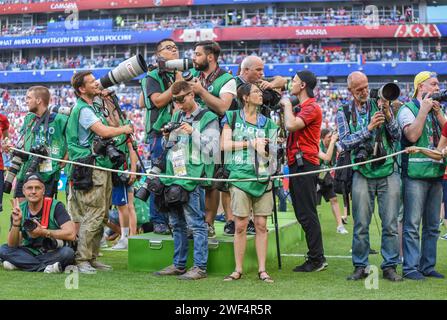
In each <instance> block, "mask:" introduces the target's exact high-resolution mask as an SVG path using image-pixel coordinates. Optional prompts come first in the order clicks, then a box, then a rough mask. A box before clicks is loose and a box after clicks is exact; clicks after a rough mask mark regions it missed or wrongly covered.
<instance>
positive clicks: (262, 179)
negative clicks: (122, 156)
mask: <svg viewBox="0 0 447 320" xmlns="http://www.w3.org/2000/svg"><path fill="white" fill-rule="evenodd" d="M415 148H416V149H418V150H424V149H425V150H428V151H434V150H432V149H428V148H422V147H415ZM10 149H11V150H14V151H17V152H20V153H24V154H27V155H31V156H34V157H39V158H43V159H46V160H53V161H57V162H62V163H66V164H72V165H77V166H84V167H89V168H93V169H97V170H103V171H108V172H115V173H125V174H134V175H136V176H148V177H154V178H155V177H158V178H171V179H181V180H191V181H215V182H256V181H268V180H275V179H283V178H293V177H298V176H306V175H311V174H320V173H324V172H329V171H332V170H341V169H346V168H352V167H356V166H360V165H364V164H368V163H373V162H376V161H381V160H384V159H388V158H391V157H395V156H397V155H399V154H402V153H406V152H407V151H406V150H401V151H398V152H395V153H392V154H389V155H386V156H383V157H380V158H375V159H371V160H367V161H363V162H358V163H353V164H349V165H345V166H340V167H331V168H325V169H319V170H314V171H306V172H298V173H292V174H282V175H274V176H268V177H262V178H261V177H260V178H245V179H218V178H197V177H188V176H170V175H163V174H153V173H141V172H132V173H129V172H128V171H123V170H116V169H109V168H102V167H97V166H94V165H90V164H86V163H79V162H75V161H70V160H64V159H56V158H52V157H49V156H44V155H41V154H36V153H32V152H29V151H25V150H20V149H17V148H14V147H10Z"/></svg>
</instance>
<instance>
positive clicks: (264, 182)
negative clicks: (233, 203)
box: [225, 110, 278, 197]
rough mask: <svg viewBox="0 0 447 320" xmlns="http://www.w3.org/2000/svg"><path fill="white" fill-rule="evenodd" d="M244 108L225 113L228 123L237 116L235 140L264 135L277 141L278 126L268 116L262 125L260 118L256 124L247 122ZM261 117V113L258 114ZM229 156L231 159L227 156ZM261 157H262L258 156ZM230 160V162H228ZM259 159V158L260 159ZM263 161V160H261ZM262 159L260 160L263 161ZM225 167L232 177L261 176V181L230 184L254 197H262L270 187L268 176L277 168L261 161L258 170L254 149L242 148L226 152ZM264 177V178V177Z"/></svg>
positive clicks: (234, 132)
mask: <svg viewBox="0 0 447 320" xmlns="http://www.w3.org/2000/svg"><path fill="white" fill-rule="evenodd" d="M242 112H243V110H236V111H227V112H226V113H225V115H226V117H227V120H228V122H227V123H228V124H230V123H232V121H233V118H234V117H236V122H235V126H234V130H233V133H232V139H233V141H244V140H252V139H255V138H256V137H261V136H264V137H266V138H269V139H270V140H272V141H276V136H277V130H278V126H277V125H276V124H275V123H274V122H273V121H271V120H270V119H268V118H265V119H266V121H265V123H264V124H263V125H262V126H261V125H260V120H259V119H258V124H256V125H254V124H251V123H249V122H246V121H245V120H244V119H243V118H242V117H241V113H242ZM258 117H259V115H258ZM228 157H229V160H227V158H228ZM258 158H260V157H258ZM228 161H229V163H228ZM258 161H259V159H258ZM261 161H262V160H261ZM261 161H260V162H261ZM225 162H226V164H225V167H226V168H227V170H228V171H229V172H230V177H229V178H230V179H247V178H256V177H259V178H260V181H252V182H230V183H229V184H231V185H233V186H235V187H237V188H239V189H241V190H242V191H244V192H246V193H248V194H250V195H251V196H253V197H261V196H262V195H263V194H264V193H265V191H266V190H267V187H268V181H269V180H268V179H267V178H268V177H269V176H270V175H271V174H272V173H274V172H275V169H276V168H272V170H270V169H269V168H268V166H269V163H268V162H264V163H259V168H258V172H256V167H255V155H254V151H253V150H252V149H240V150H235V151H233V152H226V153H225ZM263 178H264V179H263Z"/></svg>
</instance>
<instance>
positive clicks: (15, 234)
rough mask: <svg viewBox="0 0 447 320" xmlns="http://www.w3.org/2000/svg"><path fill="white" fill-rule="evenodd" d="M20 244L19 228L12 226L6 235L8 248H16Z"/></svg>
mask: <svg viewBox="0 0 447 320" xmlns="http://www.w3.org/2000/svg"><path fill="white" fill-rule="evenodd" d="M20 242H22V234H21V232H20V228H17V227H14V226H12V228H11V230H10V231H9V233H8V247H11V248H16V247H18V246H19V245H20Z"/></svg>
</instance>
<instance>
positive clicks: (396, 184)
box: [337, 71, 439, 281]
mask: <svg viewBox="0 0 447 320" xmlns="http://www.w3.org/2000/svg"><path fill="white" fill-rule="evenodd" d="M348 90H349V92H350V93H351V94H352V96H353V101H352V103H351V104H350V105H347V106H344V107H340V108H339V110H338V112H337V127H338V132H339V136H340V142H341V144H342V146H343V149H344V150H348V151H351V161H352V162H353V163H357V162H363V161H366V160H370V159H373V158H378V157H382V156H385V155H387V154H391V153H393V149H394V144H395V143H396V142H397V141H399V139H400V131H399V126H398V124H397V121H396V120H395V118H394V115H393V113H392V110H391V107H390V102H389V101H383V100H382V99H377V100H376V99H371V98H369V87H368V78H367V77H366V75H365V74H363V73H361V72H359V71H356V72H353V73H351V74H350V75H349V76H348ZM346 111H348V112H347V113H346V114H345V112H346ZM379 139H380V140H379ZM375 146H376V148H375ZM374 149H376V150H378V151H377V152H376V154H374ZM379 150H380V151H379ZM353 172H354V173H353V177H352V212H353V213H352V216H353V220H354V231H353V232H354V237H353V242H352V262H353V265H354V268H355V270H354V273H353V274H352V275H350V276H349V277H348V278H347V279H348V280H360V279H363V278H365V277H367V275H368V273H367V271H366V270H367V267H368V255H369V248H370V244H369V225H370V223H371V218H372V215H373V214H374V205H373V204H374V200H375V197H376V195H377V202H378V205H379V215H380V218H381V220H382V241H381V252H382V256H383V260H384V261H383V263H382V265H381V268H382V271H383V278H384V279H387V280H390V281H401V280H402V277H401V276H399V275H398V274H397V272H396V267H397V265H398V263H399V238H398V232H397V216H398V213H399V204H400V179H399V175H398V173H397V170H396V168H395V165H394V159H393V158H387V159H386V160H382V161H381V162H373V163H368V164H366V165H361V166H355V167H354V168H353ZM438 213H439V211H438Z"/></svg>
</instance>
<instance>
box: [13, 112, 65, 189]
mask: <svg viewBox="0 0 447 320" xmlns="http://www.w3.org/2000/svg"><path fill="white" fill-rule="evenodd" d="M45 116H46V115H44V117H45ZM48 116H49V118H48V122H47V125H48V127H47V128H46V121H45V119H43V121H41V122H40V124H39V123H38V121H39V119H38V117H37V116H36V114H34V113H31V112H29V113H28V114H27V115H26V117H25V120H24V123H23V126H22V129H21V133H22V134H24V142H25V143H24V147H23V148H24V150H25V151H31V149H32V148H33V147H34V148H36V147H38V146H42V147H44V148H45V149H46V152H47V153H48V156H50V157H52V158H56V159H63V158H64V156H65V154H66V153H67V143H66V141H65V130H66V126H67V122H68V117H67V116H66V115H63V114H54V113H52V114H49V115H48ZM38 124H39V127H38V128H36V127H35V126H36V125H38ZM31 162H32V157H31V156H30V157H29V159H28V160H27V161H25V162H24V163H23V164H22V166H21V168H20V171H19V172H18V174H17V180H18V181H24V180H25V175H26V172H27V171H28V169H29V168H30V165H31ZM60 164H61V163H60V162H58V161H55V160H46V159H42V160H41V161H40V163H39V165H38V166H37V172H39V174H40V175H41V177H42V179H43V180H44V181H45V182H47V181H49V180H50V179H51V178H52V177H54V178H55V179H57V180H59V176H60V169H61V167H60Z"/></svg>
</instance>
